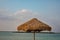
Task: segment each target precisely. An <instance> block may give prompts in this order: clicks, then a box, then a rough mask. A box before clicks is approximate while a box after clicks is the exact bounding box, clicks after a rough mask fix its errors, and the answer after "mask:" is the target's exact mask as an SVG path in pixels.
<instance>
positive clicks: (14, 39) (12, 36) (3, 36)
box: [0, 31, 60, 40]
mask: <svg viewBox="0 0 60 40" xmlns="http://www.w3.org/2000/svg"><path fill="white" fill-rule="evenodd" d="M0 40H34V34H33V33H14V32H11V31H10V32H8V31H0ZM35 40H60V34H58V33H55V34H53V33H51V34H50V33H35Z"/></svg>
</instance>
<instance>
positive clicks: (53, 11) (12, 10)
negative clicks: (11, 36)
mask: <svg viewBox="0 0 60 40" xmlns="http://www.w3.org/2000/svg"><path fill="white" fill-rule="evenodd" d="M32 18H37V19H39V20H41V21H43V22H44V23H46V24H48V25H50V26H51V27H52V31H53V32H60V0H0V31H16V28H17V26H18V25H20V24H22V23H25V22H26V21H28V20H30V19H32Z"/></svg>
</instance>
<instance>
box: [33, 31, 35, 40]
mask: <svg viewBox="0 0 60 40" xmlns="http://www.w3.org/2000/svg"><path fill="white" fill-rule="evenodd" d="M33 35H34V38H33V40H35V32H34V33H33Z"/></svg>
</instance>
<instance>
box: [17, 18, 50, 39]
mask: <svg viewBox="0 0 60 40" xmlns="http://www.w3.org/2000/svg"><path fill="white" fill-rule="evenodd" d="M17 30H18V31H21V30H23V31H24V32H34V40H35V32H37V31H38V32H40V31H45V30H47V31H51V27H50V26H49V25H47V24H45V23H43V22H41V21H39V20H38V19H36V18H33V19H31V20H30V21H28V22H26V23H24V24H22V25H19V26H18V27H17Z"/></svg>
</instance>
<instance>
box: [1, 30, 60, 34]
mask: <svg viewBox="0 0 60 40" xmlns="http://www.w3.org/2000/svg"><path fill="white" fill-rule="evenodd" d="M0 32H9V33H10V32H12V33H34V32H18V31H0ZM35 33H43V34H60V32H35Z"/></svg>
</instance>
